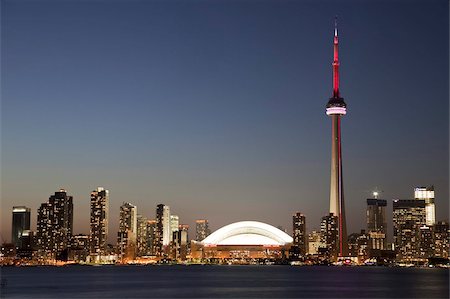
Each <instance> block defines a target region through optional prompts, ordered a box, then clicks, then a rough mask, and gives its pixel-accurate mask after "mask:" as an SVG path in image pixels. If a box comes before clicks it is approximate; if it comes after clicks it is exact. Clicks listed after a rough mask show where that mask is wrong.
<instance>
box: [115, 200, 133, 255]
mask: <svg viewBox="0 0 450 299" xmlns="http://www.w3.org/2000/svg"><path fill="white" fill-rule="evenodd" d="M136 234H137V207H136V206H135V205H132V204H131V203H128V202H124V203H123V204H122V205H121V206H120V218H119V232H118V233H117V248H118V254H119V260H120V261H121V262H122V263H123V262H126V261H129V260H134V259H135V258H136Z"/></svg>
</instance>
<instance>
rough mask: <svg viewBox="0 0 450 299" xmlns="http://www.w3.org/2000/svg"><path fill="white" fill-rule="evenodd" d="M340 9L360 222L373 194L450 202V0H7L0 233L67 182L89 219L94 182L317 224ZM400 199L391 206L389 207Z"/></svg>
mask: <svg viewBox="0 0 450 299" xmlns="http://www.w3.org/2000/svg"><path fill="white" fill-rule="evenodd" d="M335 15H338V17H339V34H340V57H341V93H342V96H343V97H344V98H345V100H346V102H347V105H348V114H347V115H346V116H345V117H344V119H343V132H342V134H343V159H344V183H345V198H346V209H347V215H349V216H348V219H347V222H348V225H349V233H350V232H354V231H359V229H361V228H364V227H365V199H366V198H367V197H369V196H370V192H371V190H373V189H374V188H375V187H377V188H378V189H379V190H382V191H383V193H382V197H383V198H386V199H388V200H389V211H390V209H391V207H392V204H391V199H393V198H411V197H412V196H413V188H414V187H415V186H422V185H425V186H426V185H431V184H434V185H435V188H436V204H437V218H438V219H448V210H449V204H448V202H449V191H448V190H449V176H448V169H449V168H448V167H449V166H448V165H449V86H448V84H449V83H448V82H449V75H448V67H449V58H448V53H449V47H448V44H449V43H448V36H449V31H448V22H449V13H448V2H447V1H439V0H432V1H425V0H424V1H269V0H267V1H75V0H73V1H71V0H67V1H53V0H51V1H24V0H20V1H11V0H5V1H3V2H2V21H1V22H2V32H1V33H2V36H1V42H2V44H1V47H2V48H1V50H2V52H1V71H2V72H1V73H2V77H1V84H2V88H1V92H2V93H1V95H2V102H1V113H2V114H1V129H2V132H1V133H2V136H1V141H2V142H1V174H2V178H1V183H2V192H1V197H2V198H1V199H2V202H1V226H2V227H1V232H2V238H3V239H9V238H10V224H11V209H12V206H13V205H27V206H29V207H31V208H32V223H33V226H34V225H35V223H36V209H37V207H38V206H39V205H40V203H42V202H44V201H46V200H47V199H48V197H49V196H50V195H51V194H52V193H53V192H55V191H56V190H58V189H59V188H60V187H62V188H65V189H67V190H68V192H69V193H70V194H72V195H73V196H74V206H75V233H78V232H79V233H88V227H89V193H90V191H92V190H94V189H95V188H96V187H97V186H103V187H105V188H107V189H109V190H110V193H111V197H110V201H111V202H110V214H111V220H110V232H111V233H110V235H111V238H110V239H111V240H112V241H113V240H114V236H115V235H116V231H117V223H118V215H119V206H120V204H121V203H122V202H123V201H128V202H131V203H133V204H136V205H137V206H138V212H139V213H141V214H143V215H145V216H147V217H149V218H153V217H154V214H155V208H156V205H157V204H158V203H166V204H168V205H170V206H171V209H172V211H173V213H175V214H178V215H179V216H180V219H181V222H183V223H187V224H191V225H193V221H194V220H195V219H197V218H207V219H209V220H210V223H211V225H212V227H213V228H219V227H220V226H222V225H225V224H228V223H231V222H233V221H238V220H259V221H264V222H267V223H270V224H272V225H275V226H278V225H281V226H283V227H285V228H287V229H288V230H289V231H290V229H291V215H292V214H293V213H294V212H295V211H302V212H303V213H305V214H306V216H307V226H308V229H309V230H310V229H313V228H318V226H319V222H320V217H321V216H323V215H325V214H326V213H327V209H328V196H329V195H328V192H329V190H328V188H329V168H330V151H331V140H330V139H331V121H330V119H329V118H328V117H327V116H326V115H325V105H326V103H327V101H328V98H329V97H330V96H331V91H332V86H331V74H332V72H331V61H332V35H333V22H334V16H335ZM388 215H390V212H389V213H388Z"/></svg>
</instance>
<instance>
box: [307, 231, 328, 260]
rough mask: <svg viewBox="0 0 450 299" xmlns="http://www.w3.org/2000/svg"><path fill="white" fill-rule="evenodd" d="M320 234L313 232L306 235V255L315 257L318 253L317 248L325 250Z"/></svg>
mask: <svg viewBox="0 0 450 299" xmlns="http://www.w3.org/2000/svg"><path fill="white" fill-rule="evenodd" d="M323 240H324V238H323V237H322V233H321V232H318V231H315V230H313V231H312V232H310V233H309V234H308V254H312V255H316V254H318V253H319V248H326V247H327V244H326V243H325V242H323Z"/></svg>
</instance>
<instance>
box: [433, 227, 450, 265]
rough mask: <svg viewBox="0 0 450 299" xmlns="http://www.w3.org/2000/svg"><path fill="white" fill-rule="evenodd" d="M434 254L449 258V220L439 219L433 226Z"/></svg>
mask: <svg viewBox="0 0 450 299" xmlns="http://www.w3.org/2000/svg"><path fill="white" fill-rule="evenodd" d="M433 233H434V246H435V251H434V255H435V256H436V257H441V258H445V259H447V258H449V225H448V222H445V221H438V222H436V224H435V225H434V226H433Z"/></svg>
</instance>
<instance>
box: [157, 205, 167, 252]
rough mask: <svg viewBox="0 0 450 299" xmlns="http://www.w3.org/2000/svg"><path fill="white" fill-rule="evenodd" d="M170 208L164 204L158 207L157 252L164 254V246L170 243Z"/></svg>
mask: <svg viewBox="0 0 450 299" xmlns="http://www.w3.org/2000/svg"><path fill="white" fill-rule="evenodd" d="M170 233H171V226H170V208H169V206H166V205H164V204H159V205H157V207H156V227H155V246H154V248H155V254H156V255H157V256H162V255H163V253H164V248H165V247H167V245H169V244H170Z"/></svg>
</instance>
